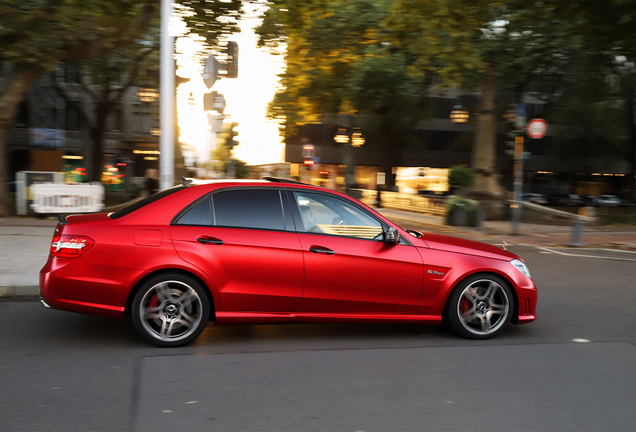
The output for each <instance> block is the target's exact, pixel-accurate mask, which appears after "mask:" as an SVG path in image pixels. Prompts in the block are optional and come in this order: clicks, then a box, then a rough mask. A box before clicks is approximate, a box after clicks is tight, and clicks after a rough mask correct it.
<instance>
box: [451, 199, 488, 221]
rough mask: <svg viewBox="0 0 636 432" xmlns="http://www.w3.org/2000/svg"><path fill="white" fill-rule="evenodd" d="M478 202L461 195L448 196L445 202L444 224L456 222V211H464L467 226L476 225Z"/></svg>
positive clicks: (478, 209)
mask: <svg viewBox="0 0 636 432" xmlns="http://www.w3.org/2000/svg"><path fill="white" fill-rule="evenodd" d="M479 211H480V207H479V202H478V201H475V200H471V199H466V198H462V197H453V198H449V199H448V201H447V202H446V225H454V224H457V223H458V222H457V220H458V216H457V213H459V212H464V213H465V216H466V219H465V223H466V225H467V226H471V227H476V226H477V225H478V224H479Z"/></svg>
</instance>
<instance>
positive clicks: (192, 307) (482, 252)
mask: <svg viewBox="0 0 636 432" xmlns="http://www.w3.org/2000/svg"><path fill="white" fill-rule="evenodd" d="M40 291H41V300H42V303H43V305H44V306H46V307H53V308H56V309H63V310H67V311H73V312H80V313H85V314H92V315H106V316H111V317H123V316H124V315H131V316H132V319H133V322H134V325H135V328H136V329H137V331H138V332H139V333H140V334H141V335H142V336H143V337H144V338H146V339H147V340H149V341H150V342H152V343H154V344H156V345H159V346H170V347H172V346H181V345H185V344H187V343H189V342H191V341H193V340H194V339H195V338H196V337H197V336H198V335H199V334H200V333H201V332H202V331H203V329H204V328H205V326H206V324H207V322H208V320H210V319H212V320H214V322H215V323H216V324H232V323H287V322H288V323H298V322H334V321H340V322H342V321H347V322H354V321H358V322H360V321H365V322H409V323H432V324H437V323H440V322H442V320H447V321H448V323H449V324H450V326H451V327H452V328H453V329H454V330H455V331H456V332H457V333H458V334H459V335H461V336H464V337H467V338H472V339H486V338H490V337H493V336H495V335H496V334H498V333H500V332H501V331H502V330H503V329H504V328H505V327H506V326H507V325H508V324H509V323H510V322H513V323H515V324H522V323H527V322H530V321H533V320H534V319H536V315H535V307H536V303H537V289H536V287H535V285H534V283H533V282H532V279H531V277H530V273H529V271H528V268H527V267H526V265H525V263H524V262H523V261H522V260H521V259H519V257H517V256H516V255H514V254H512V253H510V252H508V251H505V250H502V249H499V248H496V247H494V246H489V245H486V244H482V243H477V242H473V241H468V240H462V239H458V238H454V237H447V236H442V235H436V234H425V233H420V232H416V231H411V230H404V229H402V228H400V227H398V226H397V225H395V224H394V223H392V222H391V221H390V220H388V219H386V218H385V217H383V216H382V215H380V214H379V213H377V212H376V211H374V210H373V209H371V208H369V207H367V206H365V205H364V204H362V203H360V202H358V201H356V200H354V199H352V198H350V197H348V196H347V195H344V194H341V193H338V192H335V191H331V190H327V189H324V188H320V187H315V186H311V185H306V184H302V183H298V182H293V181H289V180H281V179H276V178H267V179H266V180H261V181H257V180H250V181H240V180H224V181H206V182H196V181H192V180H184V183H183V185H181V186H175V187H173V188H170V189H166V190H164V191H162V192H159V193H157V194H155V195H151V196H149V197H147V198H144V199H142V200H140V201H138V202H136V203H134V204H132V205H130V206H128V207H125V208H123V209H122V210H119V211H116V212H114V213H98V214H89V215H75V216H67V217H61V218H60V222H59V223H58V225H57V227H56V228H55V233H54V236H53V241H52V244H51V252H50V255H49V259H48V262H47V263H46V265H45V266H44V268H42V270H41V272H40Z"/></svg>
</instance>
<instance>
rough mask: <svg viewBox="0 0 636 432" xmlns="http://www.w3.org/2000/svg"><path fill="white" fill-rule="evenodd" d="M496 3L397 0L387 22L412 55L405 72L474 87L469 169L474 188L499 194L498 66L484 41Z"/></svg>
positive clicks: (445, 83)
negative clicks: (475, 111) (476, 94)
mask: <svg viewBox="0 0 636 432" xmlns="http://www.w3.org/2000/svg"><path fill="white" fill-rule="evenodd" d="M502 3H503V2H501V1H497V0H485V1H478V2H475V1H471V0H433V1H426V2H423V1H419V0H398V1H396V2H395V4H394V5H393V8H392V11H391V15H390V16H389V18H388V19H387V21H386V23H385V24H386V25H387V26H388V27H389V28H391V29H392V32H391V34H392V39H393V41H394V43H395V44H397V45H399V46H404V47H407V48H408V49H409V50H411V51H413V52H414V53H415V56H414V61H413V63H412V64H411V65H409V70H410V71H411V73H413V74H415V75H427V74H433V75H434V76H436V77H437V78H438V80H439V84H438V85H439V86H440V87H457V88H464V89H466V88H470V87H472V86H475V87H477V89H478V92H479V103H478V112H479V113H480V115H479V116H478V117H477V119H476V120H474V125H475V132H474V144H473V151H472V168H473V170H474V171H475V186H474V191H475V192H477V193H483V194H486V195H489V196H501V194H502V190H501V187H500V186H499V184H498V182H497V172H496V164H495V162H496V124H497V122H496V117H495V91H496V77H497V65H496V63H495V62H494V61H493V58H492V57H491V56H490V55H488V54H489V52H488V50H487V49H486V47H487V46H486V45H484V42H485V41H487V40H488V37H489V36H491V35H492V32H491V33H489V32H488V31H489V29H490V28H491V27H492V26H493V23H494V22H495V21H496V19H497V18H498V17H500V16H501V10H500V9H501V6H502Z"/></svg>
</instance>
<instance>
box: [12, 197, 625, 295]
mask: <svg viewBox="0 0 636 432" xmlns="http://www.w3.org/2000/svg"><path fill="white" fill-rule="evenodd" d="M378 210H379V211H380V212H381V213H382V214H384V215H385V216H387V217H388V218H390V219H392V220H394V221H395V222H396V223H398V224H399V225H401V226H403V227H405V228H411V229H417V230H422V231H428V232H435V233H440V234H447V235H452V236H457V237H465V238H469V239H472V240H477V241H482V242H485V243H490V244H501V243H502V241H504V240H505V241H506V242H507V243H508V244H510V245H515V244H522V245H532V246H537V247H557V248H559V247H562V246H567V245H568V244H569V243H570V240H571V231H572V229H571V227H564V226H553V225H542V224H541V225H540V224H528V223H522V224H521V225H520V235H517V236H513V235H510V222H507V221H486V222H485V223H484V227H483V228H467V227H461V228H460V227H449V226H446V225H444V220H443V218H441V217H437V216H429V215H423V214H417V213H411V212H405V211H398V210H387V209H378ZM56 223H57V220H56V219H53V218H51V219H35V218H0V296H33V295H37V294H38V284H39V272H40V269H41V268H42V266H44V264H45V263H46V260H47V257H48V253H49V247H50V242H51V238H52V237H53V229H54V228H55V225H56ZM583 241H584V243H585V244H586V246H587V247H590V248H592V247H594V248H597V249H621V250H632V251H636V228H634V227H586V228H585V235H584V238H583ZM594 255H607V253H598V252H594ZM630 258H631V257H630Z"/></svg>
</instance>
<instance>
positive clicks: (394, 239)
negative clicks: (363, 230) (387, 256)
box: [382, 227, 400, 244]
mask: <svg viewBox="0 0 636 432" xmlns="http://www.w3.org/2000/svg"><path fill="white" fill-rule="evenodd" d="M382 240H383V241H384V243H388V244H398V243H399V242H400V233H399V232H398V230H396V229H395V228H393V227H391V228H389V229H388V230H386V231H385V232H384V236H383V238H382Z"/></svg>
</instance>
